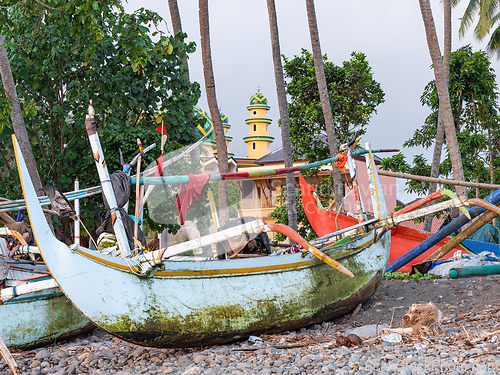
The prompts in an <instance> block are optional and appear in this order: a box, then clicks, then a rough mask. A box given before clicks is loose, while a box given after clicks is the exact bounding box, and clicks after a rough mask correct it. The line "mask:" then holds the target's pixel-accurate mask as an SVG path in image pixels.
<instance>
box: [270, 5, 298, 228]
mask: <svg viewBox="0 0 500 375" xmlns="http://www.w3.org/2000/svg"><path fill="white" fill-rule="evenodd" d="M267 12H268V14H269V28H270V32H271V47H272V51H273V65H274V79H275V80H276V93H277V95H278V107H279V111H280V119H281V139H282V142H283V154H284V162H285V167H286V168H290V167H292V166H293V161H292V142H291V141H290V118H289V115H288V105H287V102H286V91H285V78H284V77H283V65H282V64H281V52H280V41H279V33H278V20H277V17H276V5H275V3H274V0H267ZM286 197H287V205H288V226H289V227H290V228H292V229H293V230H295V231H296V230H297V228H298V225H297V199H296V197H295V177H294V176H293V173H287V174H286Z"/></svg>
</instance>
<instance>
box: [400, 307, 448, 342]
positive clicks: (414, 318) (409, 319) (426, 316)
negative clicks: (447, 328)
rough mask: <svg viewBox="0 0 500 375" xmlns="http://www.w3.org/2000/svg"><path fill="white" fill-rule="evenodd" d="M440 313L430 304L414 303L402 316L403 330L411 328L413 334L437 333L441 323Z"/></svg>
mask: <svg viewBox="0 0 500 375" xmlns="http://www.w3.org/2000/svg"><path fill="white" fill-rule="evenodd" d="M442 315H443V314H442V313H441V311H440V310H439V309H438V308H437V307H436V305H434V304H433V303H432V302H429V303H414V304H413V305H411V307H410V308H409V309H408V311H407V312H406V314H405V315H403V322H402V326H403V328H411V329H412V331H413V333H414V334H418V333H423V332H425V333H437V332H438V331H439V328H440V325H441V321H442Z"/></svg>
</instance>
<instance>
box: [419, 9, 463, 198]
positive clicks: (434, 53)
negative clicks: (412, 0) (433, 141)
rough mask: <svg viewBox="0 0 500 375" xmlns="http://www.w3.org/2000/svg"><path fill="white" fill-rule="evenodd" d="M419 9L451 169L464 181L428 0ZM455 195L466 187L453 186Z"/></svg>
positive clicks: (456, 177) (454, 176) (460, 193)
mask: <svg viewBox="0 0 500 375" xmlns="http://www.w3.org/2000/svg"><path fill="white" fill-rule="evenodd" d="M419 3H420V11H421V13H422V19H423V21H424V26H425V33H426V37H427V45H428V47H429V52H430V55H431V59H432V64H433V66H434V77H435V79H436V88H437V92H438V97H439V103H440V105H439V108H440V113H441V117H442V119H443V124H444V130H445V134H446V141H447V144H448V149H449V152H450V159H451V167H452V170H453V178H454V179H455V180H458V181H465V176H464V170H463V166H462V157H461V155H460V149H459V146H458V141H457V133H456V130H455V124H454V123H453V115H452V112H451V103H450V96H449V93H448V83H447V80H446V76H445V69H444V64H443V60H442V59H441V51H440V49H439V43H438V39H437V34H436V26H435V24H434V18H433V17H432V10H431V5H430V3H429V0H419ZM455 190H456V193H457V195H466V189H465V188H464V187H462V186H457V187H456V188H455Z"/></svg>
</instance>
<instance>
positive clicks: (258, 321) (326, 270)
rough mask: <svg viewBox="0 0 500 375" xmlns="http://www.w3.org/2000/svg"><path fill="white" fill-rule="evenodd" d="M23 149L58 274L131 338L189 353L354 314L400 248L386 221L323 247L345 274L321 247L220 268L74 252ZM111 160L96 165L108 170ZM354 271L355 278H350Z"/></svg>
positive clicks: (41, 230) (35, 217)
mask: <svg viewBox="0 0 500 375" xmlns="http://www.w3.org/2000/svg"><path fill="white" fill-rule="evenodd" d="M14 144H15V150H16V156H17V160H18V167H19V171H20V176H21V180H22V185H23V191H24V196H25V199H26V203H27V207H28V212H29V216H30V221H31V224H32V228H33V232H34V235H35V238H36V240H37V243H38V244H39V247H40V251H41V254H42V256H43V258H44V261H45V263H46V264H47V265H48V268H49V270H50V272H51V274H52V275H53V276H54V278H55V279H56V280H57V282H58V284H59V285H60V286H61V289H62V290H63V292H64V293H65V295H66V296H67V297H68V298H69V299H70V300H71V301H72V302H73V304H74V305H75V306H76V307H77V308H78V310H80V312H81V313H82V314H83V315H85V316H86V317H87V318H88V319H89V320H91V321H92V322H94V323H95V324H96V325H97V326H99V327H100V328H102V329H103V330H105V331H107V332H109V333H111V334H113V335H116V336H118V337H120V338H122V339H124V340H127V341H130V342H133V343H136V344H139V345H146V346H154V347H188V346H198V345H209V344H218V343H225V342H230V341H233V340H237V339H240V338H244V337H248V336H249V335H254V334H260V333H263V332H275V331H282V330H289V329H295V328H298V327H302V326H305V325H309V324H312V323H319V322H322V321H325V320H329V319H332V318H335V317H338V316H340V315H343V314H345V313H347V312H349V311H351V310H353V309H354V308H356V306H358V305H359V304H360V303H363V302H365V301H366V300H367V299H368V298H369V297H370V296H371V295H372V294H373V293H374V292H375V290H376V288H377V286H378V285H379V283H380V281H381V280H382V276H383V274H384V271H385V267H386V265H387V261H388V256H389V248H390V242H391V233H390V231H387V230H385V229H384V227H383V226H384V225H385V226H387V225H388V223H387V221H384V220H380V223H382V222H384V225H380V226H379V227H378V228H379V229H376V228H375V229H373V230H370V231H369V232H368V233H363V234H362V233H358V235H356V234H354V235H353V237H352V239H350V240H348V242H345V241H342V242H344V243H342V244H340V245H335V244H333V245H322V246H323V248H322V251H323V252H324V255H325V254H326V255H325V257H323V259H325V258H326V257H327V256H329V257H331V258H332V259H333V261H332V263H330V264H337V265H338V266H339V267H337V269H333V268H332V267H331V266H330V265H328V264H327V263H325V262H324V261H323V260H320V259H319V258H318V257H317V256H314V255H313V254H311V253H313V252H314V251H313V250H315V249H314V247H312V246H311V245H305V246H306V247H308V249H307V250H308V252H303V253H300V252H299V253H292V254H286V255H280V256H262V257H255V258H243V259H231V260H229V259H228V260H217V261H185V260H184V261H173V260H169V257H171V256H173V255H176V254H179V253H182V252H184V251H186V246H187V245H186V244H187V243H184V244H180V245H176V246H178V247H177V248H176V246H172V247H170V248H168V249H163V250H160V251H154V252H151V253H147V254H145V255H136V256H128V257H114V256H110V255H106V254H103V253H99V252H96V251H92V250H89V249H86V248H83V247H81V246H74V247H73V248H69V247H68V246H66V245H65V244H64V243H62V242H60V241H58V240H57V239H56V238H55V237H54V235H53V233H52V232H51V230H50V228H49V227H48V225H47V223H46V221H45V220H44V217H43V212H42V210H41V207H40V204H39V203H38V199H37V197H36V194H35V191H34V188H33V185H32V183H31V181H30V179H29V177H28V173H27V169H26V165H25V163H24V159H23V157H22V155H21V153H20V150H19V146H18V145H17V142H16V141H15V140H14ZM366 157H367V160H370V161H371V162H368V163H367V165H368V166H369V168H370V169H369V170H370V175H371V176H372V178H371V182H370V183H371V191H372V196H373V202H375V205H376V208H375V210H376V212H377V213H379V215H380V219H383V217H384V216H386V212H387V210H386V208H385V201H384V198H383V193H382V189H381V186H380V182H378V181H377V180H378V175H377V173H376V170H375V169H373V161H372V155H371V154H366ZM102 161H103V160H102ZM102 161H101V160H100V159H99V160H97V159H96V163H99V164H101V165H102V164H104V163H103V162H102ZM372 172H373V173H372ZM104 190H105V187H104V186H103V191H104ZM373 222H374V221H373ZM369 224H370V223H364V225H369ZM350 229H353V230H354V232H356V228H355V227H353V228H350ZM270 230H271V225H268V224H266V223H264V222H262V221H261V220H256V221H254V222H250V223H245V224H243V225H240V226H238V227H234V228H231V229H228V230H223V231H220V232H218V233H216V234H215V235H210V236H206V237H201V238H199V239H196V240H192V242H195V243H197V244H198V246H203V245H208V244H212V243H215V242H218V241H220V240H227V239H229V238H231V237H234V236H238V235H241V234H245V233H252V232H262V231H270ZM339 234H340V233H336V234H333V235H339ZM333 235H332V236H333ZM332 236H330V238H329V239H326V240H325V241H326V243H330V242H332V241H333V239H332V238H334V237H332ZM327 237H329V236H327ZM299 240H300V239H299ZM190 242H191V241H190ZM321 243H322V242H321V241H318V244H321ZM323 243H324V242H323ZM316 255H317V253H316ZM345 268H347V269H348V270H350V271H351V272H352V273H353V274H354V277H348V276H346V274H347V273H348V272H349V271H347V272H344V270H345ZM338 270H341V271H342V272H344V273H346V274H344V273H341V272H339V271H338Z"/></svg>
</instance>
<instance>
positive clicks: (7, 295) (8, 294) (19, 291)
mask: <svg viewBox="0 0 500 375" xmlns="http://www.w3.org/2000/svg"><path fill="white" fill-rule="evenodd" d="M57 286H58V285H57V283H56V281H55V280H54V279H49V280H42V281H36V282H33V283H27V284H23V285H17V286H13V287H9V288H3V289H2V291H1V292H0V304H2V303H4V302H7V301H9V300H11V299H13V298H16V297H17V296H20V295H23V294H29V293H34V292H39V291H41V290H45V289H51V288H56V287H57Z"/></svg>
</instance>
